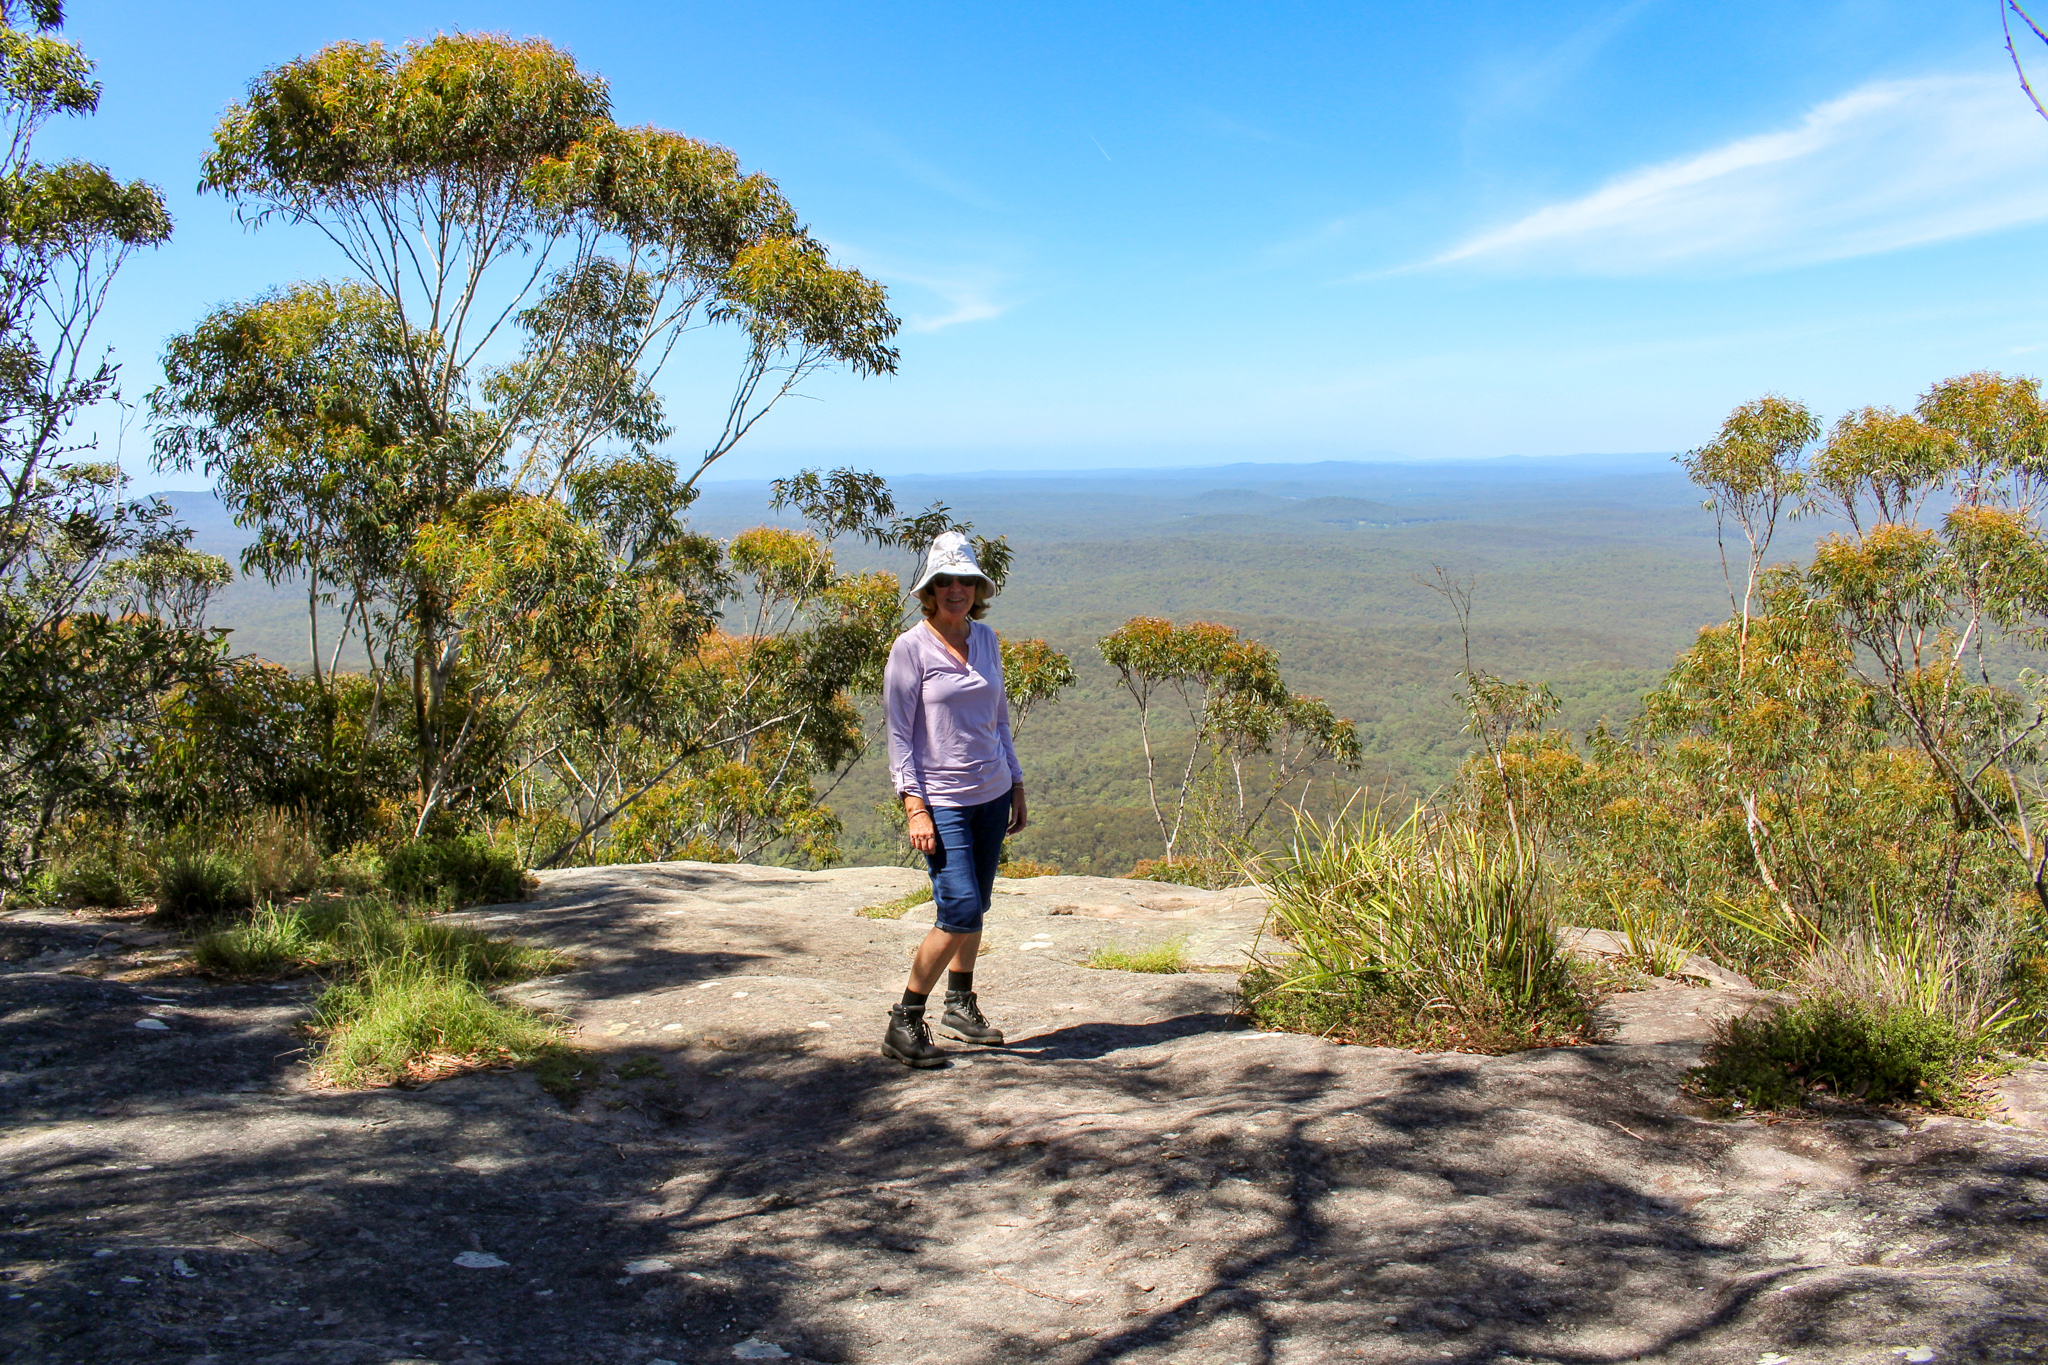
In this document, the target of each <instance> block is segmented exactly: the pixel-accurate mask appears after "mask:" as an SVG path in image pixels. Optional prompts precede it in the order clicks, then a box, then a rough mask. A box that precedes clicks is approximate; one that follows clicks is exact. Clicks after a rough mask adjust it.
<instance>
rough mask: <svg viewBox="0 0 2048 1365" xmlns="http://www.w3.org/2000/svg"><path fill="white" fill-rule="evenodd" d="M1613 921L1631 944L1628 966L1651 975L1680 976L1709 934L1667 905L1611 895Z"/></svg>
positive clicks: (1626, 960)
mask: <svg viewBox="0 0 2048 1365" xmlns="http://www.w3.org/2000/svg"><path fill="white" fill-rule="evenodd" d="M1608 903H1609V905H1611V906H1612V907H1613V910H1614V921H1615V924H1616V925H1617V926H1618V927H1619V929H1620V931H1621V936H1622V938H1623V939H1624V940H1625V941H1626V942H1627V943H1628V956H1627V957H1626V958H1624V959H1623V961H1624V962H1626V963H1627V964H1628V965H1629V966H1632V967H1634V968H1636V969H1637V970H1638V971H1641V972H1643V973H1645V974H1646V975H1649V976H1666V977H1670V976H1677V975H1678V974H1679V972H1680V971H1681V970H1682V969H1683V968H1684V966H1685V964H1686V961H1687V959H1689V958H1691V957H1692V956H1693V955H1694V954H1695V953H1697V952H1699V950H1700V948H1701V947H1702V946H1703V945H1704V944H1705V943H1706V936H1705V935H1704V934H1702V933H1700V932H1699V931H1698V930H1697V929H1695V928H1694V927H1693V926H1692V924H1691V923H1690V921H1688V920H1687V919H1686V918H1685V917H1684V916H1682V915H1679V914H1676V913H1674V912H1672V911H1671V910H1670V909H1668V908H1667V907H1665V906H1662V905H1652V906H1643V905H1639V904H1637V903H1635V902H1633V901H1628V900H1623V899H1622V898H1620V897H1618V896H1615V897H1610V898H1609V901H1608Z"/></svg>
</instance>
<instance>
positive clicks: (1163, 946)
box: [1081, 938, 1188, 972]
mask: <svg viewBox="0 0 2048 1365" xmlns="http://www.w3.org/2000/svg"><path fill="white" fill-rule="evenodd" d="M1081 965H1082V966H1084V967H1097V968H1101V969H1103V970H1106V971H1115V972H1184V971H1186V970H1187V969H1188V954H1187V940H1186V939H1183V938H1176V939H1169V940H1168V941H1167V942H1165V943H1159V944H1154V945H1153V946H1152V947H1150V948H1126V947H1124V946H1123V945H1122V944H1120V943H1105V944H1103V945H1102V946H1101V947H1100V948H1097V949H1096V950H1095V951H1094V952H1093V953H1091V954H1089V955H1088V959H1087V961H1085V962H1083V963H1082V964H1081Z"/></svg>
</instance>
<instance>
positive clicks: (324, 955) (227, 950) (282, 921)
mask: <svg viewBox="0 0 2048 1365" xmlns="http://www.w3.org/2000/svg"><path fill="white" fill-rule="evenodd" d="M341 959H342V953H341V950H340V949H339V948H338V947H337V946H336V945H335V944H334V943H332V942H331V941H329V940H328V939H326V938H323V937H322V936H321V935H320V934H319V933H318V932H317V930H316V929H315V927H314V925H313V924H312V923H311V922H309V919H308V916H307V915H305V914H304V913H303V912H302V911H300V910H297V909H279V908H278V907H277V906H276V905H273V904H268V903H266V904H264V905H261V906H259V907H257V910H256V913H255V914H254V915H252V916H250V918H249V922H248V923H247V924H238V925H235V926H233V927H231V928H227V929H216V930H214V931H213V932H211V933H208V934H202V935H201V936H200V937H199V938H198V940H197V941H195V942H194V943H193V945H192V960H193V962H194V963H195V964H196V965H197V966H198V968H199V970H200V971H202V972H206V973H208V974H209V975H212V976H228V977H245V978H247V977H255V978H262V977H274V976H286V975H289V974H290V973H292V972H297V971H303V970H305V969H306V968H308V967H322V966H327V965H329V964H330V963H334V962H339V961H340V960H341Z"/></svg>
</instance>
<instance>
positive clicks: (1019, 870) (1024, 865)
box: [996, 858, 1060, 877]
mask: <svg viewBox="0 0 2048 1365" xmlns="http://www.w3.org/2000/svg"><path fill="white" fill-rule="evenodd" d="M996 870H997V871H998V872H999V873H1001V874H1002V875H1003V876H1005V877H1057V876H1059V875H1060V870H1059V869H1058V868H1057V867H1054V866H1053V865H1052V864H1051V863H1041V862H1039V861H1038V860H1037V859H1035V858H1012V859H1011V860H1010V861H1009V862H1007V863H1004V864H1003V865H1002V866H1001V867H999V868H997V869H996Z"/></svg>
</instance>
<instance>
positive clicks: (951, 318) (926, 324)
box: [892, 273, 1010, 332]
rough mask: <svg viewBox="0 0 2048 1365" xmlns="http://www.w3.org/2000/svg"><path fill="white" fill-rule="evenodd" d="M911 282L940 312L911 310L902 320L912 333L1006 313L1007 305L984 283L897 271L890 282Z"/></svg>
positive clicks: (981, 320) (997, 316)
mask: <svg viewBox="0 0 2048 1365" xmlns="http://www.w3.org/2000/svg"><path fill="white" fill-rule="evenodd" d="M898 281H900V282H901V283H904V284H909V285H914V286H916V287H917V288H919V289H921V290H923V291H924V292H925V293H927V294H929V295H932V296H933V297H934V300H935V301H936V302H937V303H938V305H939V309H940V311H938V312H931V311H918V312H912V313H910V314H909V315H908V316H906V317H905V318H904V320H903V322H904V325H905V326H906V327H908V328H909V329H910V330H911V331H913V332H937V331H942V330H943V329H945V328H947V327H955V326H958V325H959V324H960V323H963V322H987V321H989V320H990V319H992V318H999V317H1001V316H1002V315H1003V314H1004V313H1006V312H1008V311H1009V309H1010V305H1009V304H1007V303H998V302H997V301H996V300H995V299H994V297H992V291H991V290H990V289H989V288H988V287H987V286H986V285H984V284H982V283H980V282H976V281H970V280H964V279H934V278H932V277H930V276H911V275H904V274H901V273H899V274H897V275H895V276H894V277H893V280H892V282H898Z"/></svg>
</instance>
